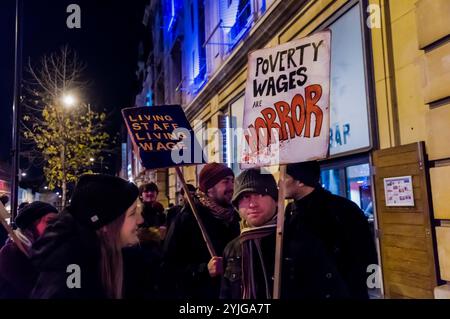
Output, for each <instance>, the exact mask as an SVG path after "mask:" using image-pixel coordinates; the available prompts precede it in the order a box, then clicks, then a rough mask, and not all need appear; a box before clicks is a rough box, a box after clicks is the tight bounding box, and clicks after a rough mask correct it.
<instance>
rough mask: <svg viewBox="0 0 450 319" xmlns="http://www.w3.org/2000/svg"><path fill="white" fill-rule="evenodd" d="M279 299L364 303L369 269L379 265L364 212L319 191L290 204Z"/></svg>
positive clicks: (338, 198) (346, 200) (286, 224)
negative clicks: (336, 300)
mask: <svg viewBox="0 0 450 319" xmlns="http://www.w3.org/2000/svg"><path fill="white" fill-rule="evenodd" d="M283 245H284V250H283V281H282V287H283V288H282V293H281V297H282V298H320V299H321V298H368V293H367V284H366V279H367V276H368V273H367V272H366V271H367V266H368V265H369V264H376V263H377V255H376V250H375V243H374V239H373V237H372V235H371V232H370V229H369V225H368V222H367V220H366V219H365V217H364V213H363V212H362V211H361V209H359V207H358V206H357V205H356V204H355V203H353V202H352V201H350V200H348V199H346V198H343V197H340V196H336V195H333V194H331V193H330V192H328V191H326V190H324V189H323V188H321V187H320V186H318V187H317V188H316V189H315V190H314V191H313V192H312V193H311V194H309V195H307V196H306V197H304V198H302V199H300V200H297V201H295V202H294V203H292V204H290V205H288V207H287V209H286V220H285V228H284V242H283Z"/></svg>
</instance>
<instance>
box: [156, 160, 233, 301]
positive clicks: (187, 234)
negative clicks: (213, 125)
mask: <svg viewBox="0 0 450 319" xmlns="http://www.w3.org/2000/svg"><path fill="white" fill-rule="evenodd" d="M233 183H234V174H233V171H232V170H231V169H230V168H229V167H227V166H225V165H223V164H218V163H210V164H207V165H205V167H204V168H203V169H202V171H201V172H200V176H199V190H198V191H197V192H196V194H195V197H194V202H195V205H196V208H197V211H198V215H199V217H200V219H201V221H202V223H203V225H204V226H205V229H206V232H207V233H208V236H209V238H210V240H211V242H212V245H213V247H214V250H215V252H216V254H217V256H214V257H212V258H211V256H210V254H209V252H208V249H207V246H206V243H205V241H204V239H203V237H202V234H201V231H200V227H199V226H198V223H197V221H196V219H195V217H194V215H193V213H192V211H191V208H190V206H189V204H188V203H186V204H185V205H184V207H183V208H182V210H181V212H180V213H179V214H178V216H177V217H176V219H175V221H174V222H173V224H172V226H171V227H170V229H169V232H168V234H167V238H166V241H165V243H164V263H163V269H164V272H165V274H166V282H165V287H164V288H165V290H166V291H167V292H168V296H167V297H171V298H173V297H175V298H201V299H218V297H219V291H220V279H221V275H222V274H223V266H222V257H221V256H222V253H223V250H224V248H225V246H226V244H227V243H228V242H230V241H231V240H232V239H233V238H235V237H236V236H238V235H239V216H238V214H237V213H236V212H235V211H234V209H233V207H232V205H231V198H232V196H233V188H234V186H233ZM175 292H176V295H174V293H175Z"/></svg>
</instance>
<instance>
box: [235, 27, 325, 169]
mask: <svg viewBox="0 0 450 319" xmlns="http://www.w3.org/2000/svg"><path fill="white" fill-rule="evenodd" d="M330 46H331V31H329V30H327V31H322V32H318V33H315V34H313V35H311V36H309V37H306V38H302V39H298V40H294V41H291V42H288V43H284V44H281V45H278V46H275V47H271V48H266V49H262V50H257V51H254V52H252V53H250V54H249V58H248V68H247V83H246V90H245V107H244V121H243V129H244V136H245V140H244V141H246V142H247V144H246V145H247V146H248V147H244V148H243V151H242V156H241V162H242V164H241V167H242V168H247V167H252V166H264V165H274V164H288V163H295V162H303V161H308V160H314V159H322V158H325V157H326V156H327V152H328V143H329V118H330V116H329V111H330V50H331V47H330Z"/></svg>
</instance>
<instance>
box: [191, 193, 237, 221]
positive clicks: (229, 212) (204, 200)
mask: <svg viewBox="0 0 450 319" xmlns="http://www.w3.org/2000/svg"><path fill="white" fill-rule="evenodd" d="M196 197H197V199H198V200H199V201H200V203H201V204H202V205H203V206H205V207H207V208H208V209H209V210H210V211H211V213H212V214H213V216H214V217H215V218H217V219H220V220H223V221H225V222H226V223H228V224H230V223H231V222H232V221H233V220H234V217H235V215H236V213H235V211H234V208H233V206H229V207H222V206H220V205H219V204H217V203H216V202H215V201H213V200H212V199H211V198H210V197H208V196H206V194H205V193H203V192H202V191H200V190H197V192H196Z"/></svg>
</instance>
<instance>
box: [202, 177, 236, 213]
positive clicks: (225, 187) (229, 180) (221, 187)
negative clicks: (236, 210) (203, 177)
mask: <svg viewBox="0 0 450 319" xmlns="http://www.w3.org/2000/svg"><path fill="white" fill-rule="evenodd" d="M233 191H234V177H233V176H227V177H225V178H222V179H221V180H220V182H218V183H217V184H216V185H214V186H213V187H212V188H210V189H209V190H208V196H209V197H211V198H212V199H213V200H214V201H215V202H216V203H218V204H219V205H221V206H223V207H226V206H229V205H230V204H231V198H232V197H233Z"/></svg>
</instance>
